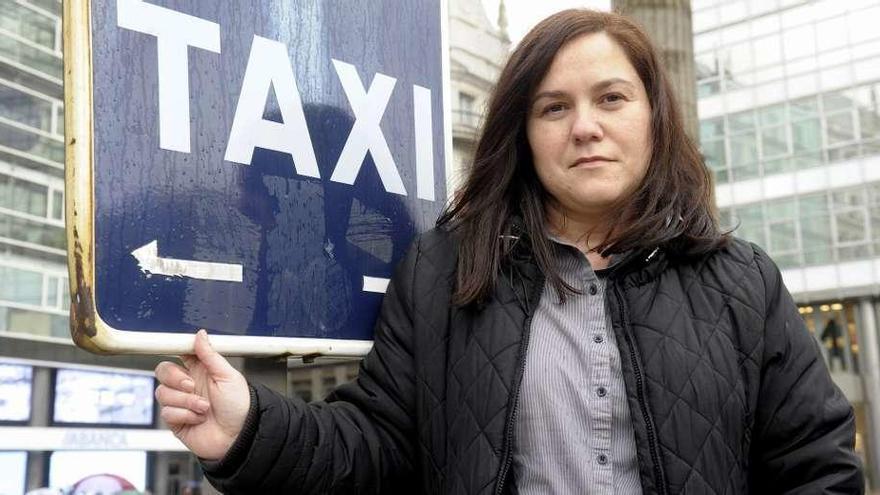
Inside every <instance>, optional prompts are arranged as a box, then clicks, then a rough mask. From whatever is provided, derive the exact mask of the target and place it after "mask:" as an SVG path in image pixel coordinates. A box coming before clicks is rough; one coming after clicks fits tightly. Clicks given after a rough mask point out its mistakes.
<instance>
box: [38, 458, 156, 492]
mask: <svg viewBox="0 0 880 495" xmlns="http://www.w3.org/2000/svg"><path fill="white" fill-rule="evenodd" d="M146 482H147V453H146V452H144V451H132V450H121V451H115V452H96V451H82V450H70V451H57V452H52V455H51V457H50V458H49V486H50V487H52V488H55V489H59V488H60V489H63V490H65V491H64V493H70V494H73V495H93V494H96V493H118V492H120V491H128V490H131V491H132V492H134V491H135V490H136V491H139V492H142V491H143V490H144V489H145V488H146Z"/></svg>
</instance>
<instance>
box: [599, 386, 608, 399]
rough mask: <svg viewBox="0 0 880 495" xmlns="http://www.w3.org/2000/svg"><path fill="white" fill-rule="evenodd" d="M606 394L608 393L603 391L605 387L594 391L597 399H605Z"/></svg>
mask: <svg viewBox="0 0 880 495" xmlns="http://www.w3.org/2000/svg"><path fill="white" fill-rule="evenodd" d="M607 394H608V391H607V390H605V387H599V388H597V389H596V395H598V396H599V397H605V396H606V395H607Z"/></svg>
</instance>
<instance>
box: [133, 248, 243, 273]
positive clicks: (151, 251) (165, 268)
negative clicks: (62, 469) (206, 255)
mask: <svg viewBox="0 0 880 495" xmlns="http://www.w3.org/2000/svg"><path fill="white" fill-rule="evenodd" d="M131 255H132V256H134V257H135V258H136V259H137V260H138V265H139V266H140V268H141V271H142V272H144V273H154V274H156V275H168V276H171V277H189V278H198V279H202V280H221V281H224V282H241V280H242V275H241V273H242V270H241V265H235V264H230V263H209V262H206V261H192V260H176V259H173V258H160V257H159V244H158V242H157V241H152V242H150V243H148V244H145V245H143V246H141V247H139V248H137V249H135V250H134V251H132V252H131Z"/></svg>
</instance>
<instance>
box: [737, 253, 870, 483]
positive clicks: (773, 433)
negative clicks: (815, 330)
mask: <svg viewBox="0 0 880 495" xmlns="http://www.w3.org/2000/svg"><path fill="white" fill-rule="evenodd" d="M755 251H756V261H757V264H758V268H759V269H760V271H761V276H762V278H763V280H764V288H765V291H766V292H765V298H766V307H765V311H766V313H765V324H766V325H765V328H764V346H765V347H764V353H763V362H762V365H761V385H760V389H759V396H758V398H757V407H756V412H755V417H754V427H753V431H752V445H751V453H750V467H749V475H750V476H749V477H750V480H749V481H750V485H751V487H752V491H753V492H754V493H773V494H814V493H839V494H861V493H864V490H865V488H864V479H863V474H862V466H861V461H860V460H859V458H858V456H856V454H855V452H854V451H853V445H854V442H855V417H854V415H853V410H852V407H851V406H850V404H849V402H848V401H847V399H846V397H845V396H844V395H843V393H842V392H841V391H840V389H839V388H837V386H836V385H835V384H834V382H833V381H832V380H831V376H830V374H829V373H828V368H827V366H826V365H825V362H824V360H823V359H822V356H821V354H820V352H819V348H818V345H817V344H816V342H815V340H813V338H812V337H811V336H810V334H809V332H808V331H807V329H806V327H805V325H804V322H803V319H802V318H801V316H800V315H799V314H798V311H797V306H796V305H795V303H794V301H793V300H792V298H791V295H790V294H789V292H788V290H787V289H786V288H785V285H784V284H783V282H782V275H781V274H780V272H779V269H778V268H777V267H776V265H775V264H774V263H773V262H772V261H771V260H770V258H769V257H768V256H767V254H766V253H764V252H763V251H761V250H760V249H758V248H756V249H755Z"/></svg>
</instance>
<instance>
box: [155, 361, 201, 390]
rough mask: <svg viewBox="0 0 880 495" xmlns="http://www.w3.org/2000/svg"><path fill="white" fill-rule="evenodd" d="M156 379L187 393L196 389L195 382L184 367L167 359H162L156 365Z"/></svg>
mask: <svg viewBox="0 0 880 495" xmlns="http://www.w3.org/2000/svg"><path fill="white" fill-rule="evenodd" d="M156 379H157V380H159V383H161V384H162V385H165V386H166V387H169V388H174V389H177V390H182V391H184V392H189V393H192V392H194V391H195V390H196V384H195V382H193V379H192V377H190V376H189V373H188V372H187V371H186V369H184V368H183V367H182V366H180V365H177V364H175V363H172V362H169V361H162V362H161V363H159V365H158V366H156Z"/></svg>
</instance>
